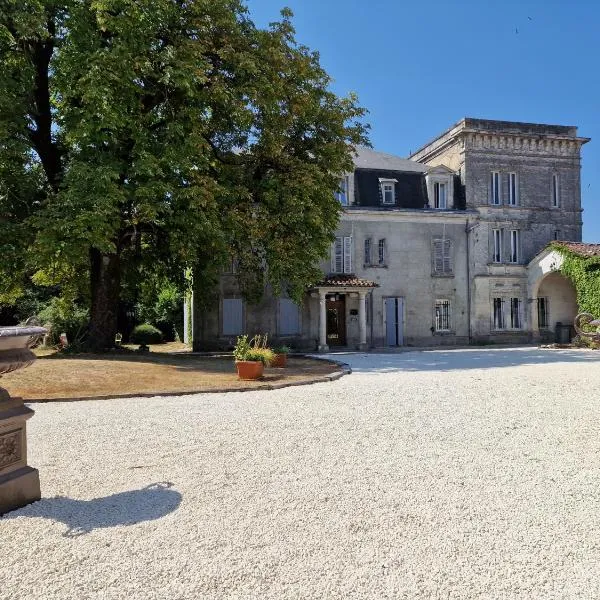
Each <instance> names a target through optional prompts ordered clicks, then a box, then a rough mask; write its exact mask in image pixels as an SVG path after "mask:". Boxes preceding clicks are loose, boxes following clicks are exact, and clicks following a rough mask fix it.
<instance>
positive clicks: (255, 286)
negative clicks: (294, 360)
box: [0, 0, 366, 343]
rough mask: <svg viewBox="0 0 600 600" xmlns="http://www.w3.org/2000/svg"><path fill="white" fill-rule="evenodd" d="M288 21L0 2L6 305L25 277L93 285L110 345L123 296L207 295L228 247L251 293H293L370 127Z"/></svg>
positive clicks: (112, 0)
mask: <svg viewBox="0 0 600 600" xmlns="http://www.w3.org/2000/svg"><path fill="white" fill-rule="evenodd" d="M291 16H292V15H291V12H290V11H289V10H285V11H282V13H281V20H280V21H279V22H277V23H273V24H272V25H271V26H270V27H269V28H268V29H260V28H258V27H256V25H255V24H254V23H253V22H252V21H251V20H250V18H249V16H248V12H247V10H246V8H245V5H244V4H243V2H241V0H195V1H194V2H173V0H94V1H93V2H92V1H90V0H84V1H77V2H76V1H75V0H27V1H26V2H20V1H17V0H6V1H5V2H2V10H0V149H1V152H0V182H1V183H0V290H2V291H1V292H0V293H1V294H2V296H1V297H0V302H13V301H14V299H15V298H16V297H17V296H18V295H19V294H20V293H22V290H23V282H24V281H25V282H26V281H28V280H29V279H30V278H31V277H32V276H35V278H36V281H37V282H39V283H40V284H43V285H51V286H55V285H60V286H61V287H62V288H63V289H68V290H69V293H70V294H71V295H72V296H78V297H82V298H86V297H87V294H88V293H89V292H88V291H87V290H89V289H92V294H93V296H94V297H93V298H91V301H90V306H91V315H90V318H91V330H92V331H95V336H96V337H98V336H99V335H102V336H103V337H105V340H104V342H106V343H109V342H110V341H111V339H114V334H115V332H116V314H117V310H116V308H117V307H116V305H115V303H117V302H118V300H119V292H121V293H122V294H124V293H126V292H127V290H126V289H125V288H127V286H129V287H130V288H136V287H137V286H139V285H141V282H143V281H144V279H145V278H146V277H148V276H150V277H158V276H160V277H163V276H164V277H167V279H169V280H170V281H172V282H177V281H178V280H179V278H180V277H181V273H183V271H184V269H186V268H193V269H194V270H195V276H196V282H197V283H196V292H197V299H198V300H199V301H202V298H201V296H202V293H203V292H205V291H206V292H207V293H210V290H211V288H212V287H213V285H214V283H215V281H216V279H217V277H218V275H219V272H220V270H221V267H222V265H223V264H224V263H225V262H226V261H227V260H228V258H229V257H230V255H231V252H232V251H233V253H234V255H235V256H236V257H237V258H238V259H239V281H240V284H241V287H242V290H243V292H244V294H245V295H246V297H247V298H249V299H257V298H258V297H259V296H260V295H261V294H262V293H263V290H264V284H265V283H267V282H268V283H270V284H271V285H272V287H273V288H274V291H275V292H276V293H278V292H279V291H281V290H282V288H284V289H285V291H287V293H288V294H289V295H290V296H291V297H293V298H295V299H298V298H300V296H301V294H302V293H303V291H304V289H305V287H306V286H307V285H310V284H312V283H314V281H315V280H316V279H317V278H318V277H319V275H320V274H319V271H318V269H317V265H318V263H319V260H320V259H321V258H322V257H324V256H325V255H326V254H327V252H328V249H329V245H330V242H331V240H332V236H333V232H334V230H335V228H336V226H337V222H338V217H339V211H340V206H339V204H338V203H337V202H336V201H335V199H334V191H335V190H336V189H337V186H338V184H339V176H340V174H342V173H344V172H346V171H349V170H350V169H351V167H352V147H353V145H356V144H358V143H364V142H365V141H366V138H365V135H366V127H365V125H364V124H363V123H362V118H363V117H364V114H365V111H364V110H363V109H362V108H361V107H360V106H359V105H358V101H357V99H356V97H355V96H354V95H349V96H348V97H346V98H339V97H337V96H336V95H335V94H334V93H333V92H331V90H330V83H331V80H330V78H329V76H328V75H327V73H326V72H325V71H324V69H323V68H322V67H321V65H320V63H319V56H318V54H317V53H316V52H313V51H310V50H309V49H308V48H306V47H305V46H302V45H300V44H298V43H297V42H296V40H295V38H294V29H293V26H292V24H291ZM99 255H100V256H99ZM92 257H95V259H96V260H93V258H92ZM91 264H92V265H95V266H98V265H100V268H98V269H96V268H91ZM102 265H108V266H107V267H106V271H104V272H103V271H102ZM107 272H108V273H109V275H107ZM88 278H91V279H92V283H93V284H94V285H92V286H90V285H89V281H88ZM109 287H112V290H107V288H109ZM115 289H116V290H117V293H114V290H115ZM163 300H164V302H163ZM163 300H158V301H157V302H159V303H161V302H162V303H163V304H164V305H165V306H166V305H167V304H169V301H167V300H166V299H163ZM156 310H162V309H158V308H157V309H156Z"/></svg>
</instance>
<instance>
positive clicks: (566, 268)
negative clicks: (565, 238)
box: [552, 244, 600, 318]
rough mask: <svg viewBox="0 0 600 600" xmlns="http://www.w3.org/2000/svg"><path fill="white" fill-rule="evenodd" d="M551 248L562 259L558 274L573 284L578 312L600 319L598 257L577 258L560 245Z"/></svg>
mask: <svg viewBox="0 0 600 600" xmlns="http://www.w3.org/2000/svg"><path fill="white" fill-rule="evenodd" d="M552 248H553V249H554V250H556V251H557V252H558V253H559V254H560V255H561V256H562V257H563V259H564V260H563V264H562V266H561V267H560V272H561V273H562V274H563V275H564V276H565V277H568V278H569V279H570V280H571V281H572V282H573V286H574V287H575V291H576V292H577V304H578V307H579V311H580V312H587V313H591V314H592V315H594V316H595V317H596V318H600V256H590V257H583V256H579V255H578V254H575V253H574V252H572V251H571V250H569V249H568V248H565V247H564V246H562V245H561V244H552Z"/></svg>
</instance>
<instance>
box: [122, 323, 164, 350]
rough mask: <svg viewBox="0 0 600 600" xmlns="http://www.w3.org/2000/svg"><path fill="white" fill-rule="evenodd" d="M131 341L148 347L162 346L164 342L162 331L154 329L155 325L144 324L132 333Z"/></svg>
mask: <svg viewBox="0 0 600 600" xmlns="http://www.w3.org/2000/svg"><path fill="white" fill-rule="evenodd" d="M129 339H130V340H131V342H133V343H134V344H140V346H148V345H149V344H160V343H161V342H162V341H163V334H162V331H161V330H160V329H157V328H156V327H154V325H150V323H142V324H141V325H138V326H137V327H136V328H135V329H134V330H133V331H132V332H131V336H130V338H129Z"/></svg>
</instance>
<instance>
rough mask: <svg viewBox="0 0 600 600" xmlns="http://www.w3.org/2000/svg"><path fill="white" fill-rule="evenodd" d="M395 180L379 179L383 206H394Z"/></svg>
mask: <svg viewBox="0 0 600 600" xmlns="http://www.w3.org/2000/svg"><path fill="white" fill-rule="evenodd" d="M396 183H398V182H397V180H396V179H381V178H380V179H379V185H380V186H381V202H382V203H383V204H387V205H392V204H396Z"/></svg>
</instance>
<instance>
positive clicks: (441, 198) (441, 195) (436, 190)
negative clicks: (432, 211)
mask: <svg viewBox="0 0 600 600" xmlns="http://www.w3.org/2000/svg"><path fill="white" fill-rule="evenodd" d="M433 208H441V209H445V208H446V184H445V183H434V184H433Z"/></svg>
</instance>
